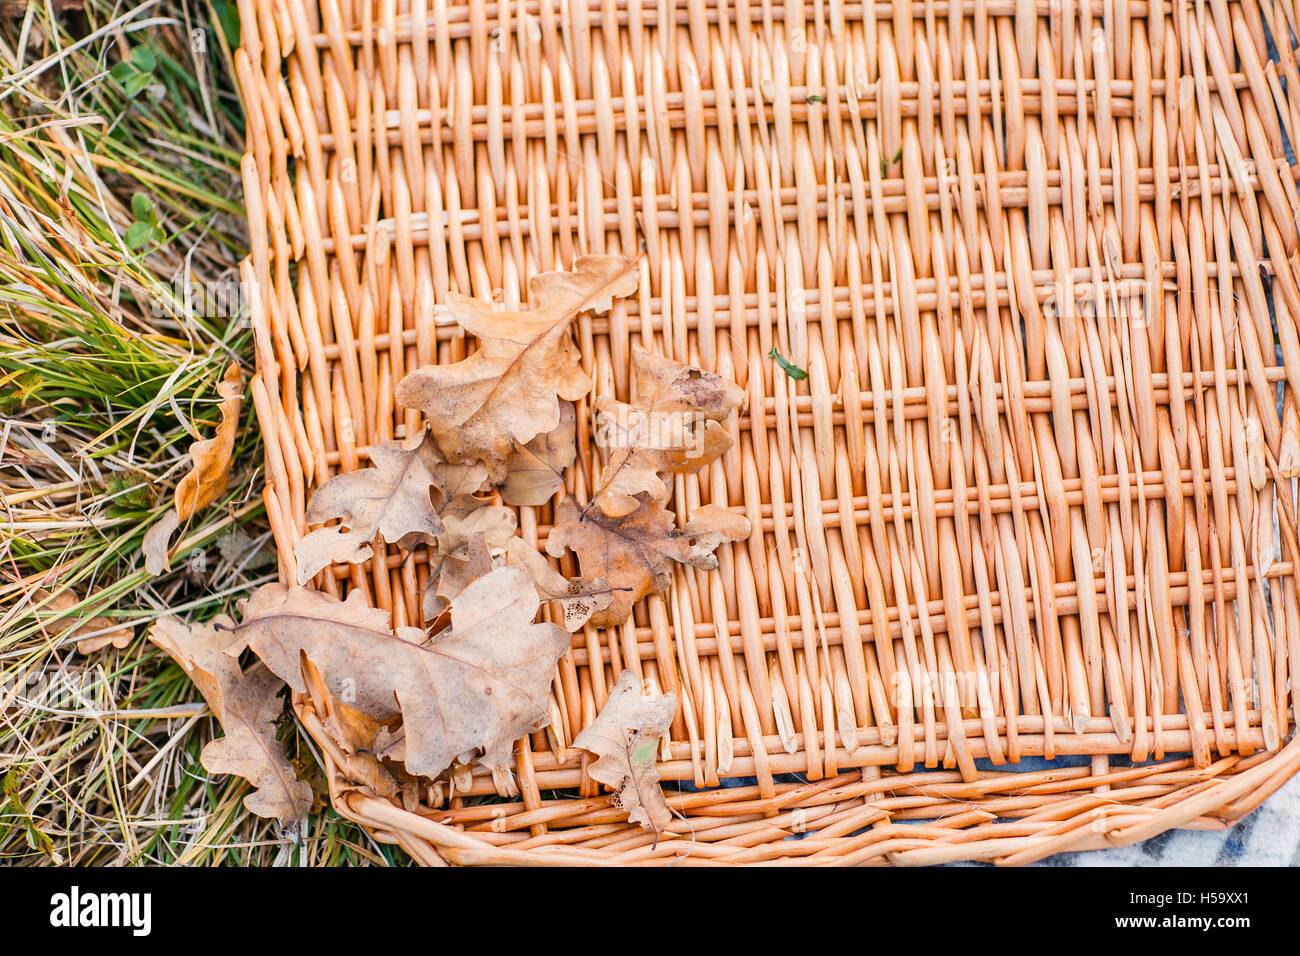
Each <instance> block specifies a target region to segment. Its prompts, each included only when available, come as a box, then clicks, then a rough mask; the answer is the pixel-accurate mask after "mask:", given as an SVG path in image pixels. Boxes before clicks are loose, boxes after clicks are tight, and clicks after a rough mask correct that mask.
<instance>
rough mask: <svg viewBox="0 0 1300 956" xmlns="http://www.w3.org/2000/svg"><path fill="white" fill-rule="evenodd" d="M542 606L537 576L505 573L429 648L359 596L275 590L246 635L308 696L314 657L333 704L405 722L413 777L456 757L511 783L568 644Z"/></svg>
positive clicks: (464, 603) (453, 613)
mask: <svg viewBox="0 0 1300 956" xmlns="http://www.w3.org/2000/svg"><path fill="white" fill-rule="evenodd" d="M538 606H539V601H538V598H537V591H536V589H535V588H534V587H533V584H532V581H531V580H530V579H529V578H528V576H527V574H525V573H524V572H523V571H520V570H518V569H517V568H498V569H497V570H495V571H492V572H490V573H489V574H486V575H484V576H483V577H481V578H478V579H477V580H476V581H474V582H473V583H472V584H470V585H469V587H467V588H466V589H465V590H464V591H462V592H461V593H460V594H459V595H457V597H456V598H455V599H453V600H452V602H451V609H450V618H451V626H450V627H448V628H447V629H445V630H443V631H441V632H439V633H438V634H436V635H434V636H433V637H432V638H431V639H430V640H429V642H428V643H427V644H423V645H422V644H421V643H420V642H422V641H424V640H425V635H424V632H423V631H421V630H420V629H418V628H410V627H406V628H400V629H398V631H397V632H396V633H394V631H393V630H392V629H391V628H390V627H389V624H388V615H387V613H386V612H384V611H382V610H378V609H376V608H371V607H368V606H367V605H366V603H365V596H364V595H363V594H362V592H361V591H359V590H354V591H352V592H351V593H350V594H349V595H348V599H347V600H346V601H339V600H337V599H335V598H332V597H330V596H329V595H327V594H323V593H321V592H318V591H310V590H307V589H305V588H300V587H295V588H289V589H286V588H285V587H283V586H282V585H279V584H268V585H265V586H263V587H262V588H259V589H258V590H257V591H255V592H254V593H253V594H252V596H250V597H249V598H248V600H247V601H246V602H245V604H244V609H243V610H244V619H243V622H242V623H241V624H240V625H239V627H238V628H237V634H238V636H239V642H238V643H237V645H236V647H233V648H231V649H230V650H229V651H228V653H230V652H233V653H236V654H237V653H238V647H239V646H240V645H243V644H247V646H248V647H251V648H252V649H253V651H254V653H256V654H257V655H258V657H260V658H261V659H262V660H263V661H264V662H265V663H266V665H267V666H268V667H269V668H271V670H272V671H274V672H275V673H276V674H278V675H279V676H280V677H282V678H283V679H284V680H286V681H287V682H288V683H289V685H290V686H292V687H293V688H294V689H295V690H297V691H303V690H304V685H303V678H302V673H301V668H300V667H299V662H298V658H299V655H300V654H304V653H305V654H306V655H307V657H308V659H310V660H311V662H312V663H313V664H315V665H316V667H317V668H318V669H319V671H320V674H321V678H322V680H323V681H324V684H325V686H326V687H327V688H328V689H329V692H330V694H332V695H334V696H335V697H340V698H341V699H343V700H347V701H350V702H351V706H353V707H355V708H356V709H357V710H359V711H361V713H363V714H366V715H368V716H370V717H373V718H376V719H381V720H386V719H387V718H389V717H391V716H393V715H395V714H397V713H399V712H400V713H401V716H402V731H403V736H404V738H405V758H406V760H405V762H406V768H407V770H408V771H409V772H410V773H412V774H413V775H416V776H425V777H436V776H437V775H438V774H440V773H441V772H442V771H443V770H445V769H446V768H447V767H449V766H450V765H451V763H452V761H453V760H454V759H456V757H458V756H460V755H462V754H465V753H476V754H478V762H479V763H480V764H482V765H483V766H484V767H486V768H488V769H489V770H492V771H493V772H494V773H497V772H499V773H502V774H505V773H507V772H508V770H509V764H510V761H511V759H512V756H513V744H514V741H515V740H517V739H518V738H519V737H522V736H523V735H525V734H528V733H532V732H533V731H535V730H538V729H539V728H541V727H543V726H545V724H546V722H547V720H548V719H549V709H548V707H547V691H548V690H549V689H550V686H551V678H552V675H553V674H554V671H555V665H556V662H557V661H558V660H559V659H560V656H561V655H562V654H563V653H564V651H565V650H566V649H567V648H568V646H569V636H568V634H566V633H565V632H564V631H563V630H561V629H560V628H558V627H555V626H554V625H551V624H536V623H533V622H534V618H536V616H537V609H538Z"/></svg>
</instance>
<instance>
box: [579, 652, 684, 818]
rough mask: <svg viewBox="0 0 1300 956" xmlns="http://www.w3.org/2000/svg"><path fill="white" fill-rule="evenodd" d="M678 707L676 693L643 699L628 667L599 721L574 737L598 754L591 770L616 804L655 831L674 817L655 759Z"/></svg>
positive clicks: (598, 716)
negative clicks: (609, 792)
mask: <svg viewBox="0 0 1300 956" xmlns="http://www.w3.org/2000/svg"><path fill="white" fill-rule="evenodd" d="M676 707H677V697H676V695H675V694H673V693H671V692H669V693H667V694H663V695H661V696H658V697H642V696H641V686H640V682H639V681H638V680H637V679H636V675H635V674H634V673H632V672H631V671H627V670H625V671H623V673H621V674H619V676H618V682H617V683H616V684H615V685H614V687H613V689H612V690H610V692H609V698H608V699H607V700H606V701H605V706H604V707H602V708H601V709H600V713H599V714H597V715H596V719H595V721H594V722H593V723H592V724H591V726H590V727H587V728H585V729H584V730H583V731H582V733H580V734H578V736H577V738H576V739H575V740H574V741H573V746H574V747H576V748H578V749H579V750H585V751H587V752H588V753H591V754H594V755H595V756H596V758H597V759H596V760H595V761H594V762H593V763H591V764H590V765H589V766H588V767H587V773H589V774H590V775H591V777H592V779H593V780H596V781H598V782H600V783H603V784H605V786H607V787H610V788H611V789H613V791H614V797H613V800H614V805H615V806H617V807H620V808H621V809H623V810H626V811H627V814H628V819H629V820H630V821H631V822H633V823H639V824H641V826H643V827H645V828H646V829H647V830H653V831H654V832H655V833H659V832H660V831H661V830H663V828H664V827H666V826H667V825H668V822H669V821H670V820H671V819H672V813H671V811H669V809H668V804H667V802H666V801H665V800H664V793H663V789H662V788H661V787H660V786H659V771H658V770H657V769H656V768H655V757H656V756H657V754H658V751H659V741H660V738H661V737H663V735H664V734H665V733H667V732H668V728H669V726H670V725H671V724H672V722H673V712H674V710H675V709H676Z"/></svg>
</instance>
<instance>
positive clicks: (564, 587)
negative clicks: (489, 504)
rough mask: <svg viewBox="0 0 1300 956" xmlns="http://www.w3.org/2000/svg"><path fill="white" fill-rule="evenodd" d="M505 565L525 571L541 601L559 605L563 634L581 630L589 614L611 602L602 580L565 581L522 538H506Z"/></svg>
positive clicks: (609, 593) (566, 579) (609, 591)
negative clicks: (507, 541) (507, 540)
mask: <svg viewBox="0 0 1300 956" xmlns="http://www.w3.org/2000/svg"><path fill="white" fill-rule="evenodd" d="M506 563H507V564H508V565H510V566H511V567H515V568H522V569H523V570H524V571H527V572H528V576H529V577H531V578H532V579H533V584H534V586H536V588H537V594H538V596H539V597H541V599H542V600H543V601H555V602H556V603H558V604H559V605H560V612H561V615H562V616H563V618H564V625H563V627H564V629H565V630H566V631H569V632H573V631H577V630H579V629H581V628H582V625H584V624H586V623H587V622H588V621H589V620H591V616H592V615H593V614H596V613H597V612H599V611H603V610H605V608H607V607H609V605H610V603H611V602H612V601H613V600H614V594H613V592H612V591H611V590H610V587H609V584H608V583H607V582H606V581H604V580H603V579H601V578H594V579H593V578H566V577H565V576H564V575H563V574H561V573H560V572H559V571H557V570H555V568H553V567H551V563H550V562H549V561H547V560H546V559H545V558H544V557H542V556H541V555H540V554H538V552H537V549H535V548H534V547H532V545H530V544H528V542H526V541H525V540H524V539H523V538H511V539H510V546H509V548H508V549H507V551H506Z"/></svg>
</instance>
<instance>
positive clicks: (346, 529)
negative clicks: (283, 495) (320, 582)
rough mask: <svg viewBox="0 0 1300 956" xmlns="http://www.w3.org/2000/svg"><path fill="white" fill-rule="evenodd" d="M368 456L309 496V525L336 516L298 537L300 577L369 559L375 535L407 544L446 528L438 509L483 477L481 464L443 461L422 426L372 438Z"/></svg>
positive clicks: (473, 488)
mask: <svg viewBox="0 0 1300 956" xmlns="http://www.w3.org/2000/svg"><path fill="white" fill-rule="evenodd" d="M370 461H371V467H369V468H363V469H361V470H360V471H354V472H351V473H349V474H343V475H335V476H334V477H333V478H331V479H330V480H329V481H327V482H325V484H323V485H321V486H320V487H319V488H318V489H316V493H315V494H314V495H312V498H311V501H310V503H309V504H308V505H307V521H308V523H309V524H322V523H324V522H326V521H330V520H332V519H334V518H338V519H340V520H341V522H342V523H341V524H337V525H331V526H330V527H328V528H318V529H317V530H315V531H312V532H311V533H310V534H308V535H306V536H304V537H303V538H302V540H301V541H299V542H298V544H297V546H296V547H295V548H294V554H295V556H296V557H297V561H298V583H299V584H306V583H307V582H308V581H310V580H311V579H312V578H314V577H315V576H316V575H317V574H319V573H320V572H321V571H322V570H323V569H325V568H327V567H329V566H330V565H331V564H333V563H334V562H336V561H342V562H347V563H349V564H358V563H360V562H362V561H366V560H368V559H369V558H370V557H371V556H372V555H373V553H374V550H373V547H372V544H371V543H372V542H373V541H374V539H375V535H376V534H378V535H380V536H381V537H382V538H383V539H384V540H385V541H387V542H388V543H390V544H393V543H401V544H402V545H403V546H405V547H408V548H410V547H413V546H414V545H415V544H416V543H418V542H420V541H424V542H432V541H433V540H434V539H435V538H436V537H437V536H438V535H440V534H442V533H443V530H444V528H443V522H442V516H441V510H442V509H445V508H447V507H448V506H449V505H450V504H451V503H452V502H453V501H460V500H462V499H464V498H467V497H468V496H470V495H472V494H473V493H474V492H476V491H478V489H479V488H480V487H481V486H482V484H483V481H484V479H485V478H486V477H487V470H486V469H485V468H483V467H482V466H479V465H462V464H448V463H447V462H446V461H444V460H443V457H442V455H441V454H440V453H439V451H438V447H437V444H436V443H435V442H434V439H433V436H432V435H430V434H429V432H428V431H427V430H425V431H422V432H420V434H418V435H416V436H415V437H414V438H413V439H411V440H409V441H405V442H403V441H385V442H378V443H376V444H374V445H371V446H370ZM461 507H462V509H463V510H466V511H468V510H472V509H466V508H464V506H463V505H462V506H461ZM475 507H477V503H475ZM512 517H513V516H512ZM513 530H514V529H513V527H512V528H511V532H513ZM507 536H508V535H507ZM503 546H504V544H503Z"/></svg>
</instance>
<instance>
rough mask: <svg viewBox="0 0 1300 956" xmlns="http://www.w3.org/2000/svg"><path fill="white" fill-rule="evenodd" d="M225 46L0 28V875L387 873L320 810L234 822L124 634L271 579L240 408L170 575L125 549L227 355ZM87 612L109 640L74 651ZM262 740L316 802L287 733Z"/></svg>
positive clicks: (157, 36) (59, 22) (232, 344)
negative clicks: (142, 870)
mask: <svg viewBox="0 0 1300 956" xmlns="http://www.w3.org/2000/svg"><path fill="white" fill-rule="evenodd" d="M237 37H238V22H237V13H236V11H235V7H234V4H233V3H230V2H226V0H221V2H219V3H208V4H200V3H196V2H193V0H148V2H145V3H141V4H139V5H135V6H119V5H113V4H110V3H105V2H101V0H90V2H87V3H86V4H85V5H84V6H83V7H82V8H81V9H80V10H75V11H71V12H58V11H56V10H55V9H54V7H53V5H51V4H49V3H48V2H46V3H44V4H39V5H34V6H32V7H29V8H28V9H27V12H26V15H25V16H24V17H22V18H20V19H12V18H11V19H6V20H5V21H4V22H3V23H0V77H3V79H0V783H2V784H3V791H2V792H0V862H4V863H43V862H49V861H56V862H57V861H63V862H72V863H95V864H107V865H112V864H135V863H200V864H210V863H240V864H248V863H257V864H268V863H275V864H285V865H298V864H307V863H313V864H315V863H324V864H338V863H363V862H392V861H393V856H392V852H391V851H390V850H389V849H388V848H385V847H379V846H377V845H376V844H374V843H373V841H371V840H370V839H369V838H368V837H367V836H366V835H365V834H363V833H362V832H360V831H359V830H358V829H357V828H355V827H354V826H352V825H351V824H348V823H346V822H345V821H341V820H340V819H339V818H337V817H336V816H335V815H334V814H333V813H332V812H331V811H329V810H328V809H324V810H322V811H321V812H319V813H315V814H313V815H312V816H311V817H310V818H309V819H308V820H306V821H304V824H303V826H302V827H301V832H285V831H281V830H280V829H279V827H278V826H276V825H274V824H268V823H266V822H264V821H261V820H258V819H256V818H252V817H250V816H249V815H248V814H247V813H246V812H245V811H244V809H243V806H242V798H243V794H244V792H245V785H244V784H243V782H242V781H240V780H238V779H232V778H225V777H219V778H210V777H208V776H207V775H206V774H205V773H204V771H203V769H202V768H201V767H200V766H199V764H198V759H197V758H198V752H199V750H200V749H201V747H202V745H203V743H204V742H206V741H207V740H208V739H209V738H210V736H211V734H212V733H213V730H214V727H213V721H212V720H211V719H210V718H209V717H208V716H207V712H206V709H205V708H204V706H203V704H202V700H201V698H199V696H198V694H197V692H196V691H195V690H194V688H193V687H192V686H191V685H190V683H189V682H188V680H187V679H186V678H185V677H184V675H183V674H181V672H180V670H179V669H178V668H176V667H175V666H174V665H172V664H171V663H170V662H169V661H168V660H167V658H166V657H164V656H163V655H162V654H161V653H160V652H158V651H157V650H156V649H155V648H154V647H153V646H152V645H151V644H149V643H148V641H147V640H146V639H145V637H144V632H145V631H146V629H147V627H146V625H147V624H148V622H149V621H151V620H153V619H155V618H157V617H158V616H160V615H162V614H177V615H180V616H182V617H186V618H191V619H195V620H207V619H208V618H210V617H211V616H212V615H213V614H215V613H217V612H218V611H227V612H229V611H231V610H233V609H234V604H235V602H236V601H237V600H238V599H239V598H241V597H242V596H243V595H245V594H247V592H248V591H249V590H250V589H252V588H253V587H256V586H257V585H258V584H260V583H263V582H264V581H267V580H269V579H270V578H271V577H273V575H274V573H275V563H274V559H273V555H272V554H271V553H269V551H268V550H267V549H268V548H269V547H270V543H269V542H270V535H269V532H268V531H267V528H266V526H265V523H264V520H263V516H262V513H261V503H260V481H261V476H260V464H261V451H260V448H259V445H258V439H257V434H256V429H255V428H254V427H253V426H252V422H251V416H250V415H249V414H248V412H246V413H245V416H246V417H245V420H244V422H243V433H242V436H241V438H240V440H239V442H238V445H237V448H236V453H235V462H234V467H233V470H232V474H231V480H230V488H229V491H228V492H227V494H226V495H225V496H224V497H223V498H222V499H221V500H220V501H218V502H217V503H216V504H214V505H213V506H212V507H210V508H209V509H207V510H206V511H205V512H204V513H202V514H201V515H198V516H196V518H195V519H194V520H193V521H192V522H191V523H190V524H189V526H188V527H185V528H183V529H182V530H181V534H180V539H179V540H180V544H179V545H178V546H177V547H176V549H175V551H174V553H173V557H172V563H171V571H170V572H168V573H166V574H163V575H161V576H158V577H151V576H150V575H149V574H148V573H147V572H146V571H145V570H144V562H143V558H142V556H141V553H140V544H141V539H142V537H143V535H144V532H145V531H146V529H147V528H148V527H149V526H150V525H151V524H152V523H153V522H155V521H156V520H157V519H158V518H159V517H160V516H161V515H162V514H163V513H164V512H165V511H166V510H167V507H168V505H169V503H170V495H171V492H172V489H173V488H174V485H175V482H176V481H177V480H178V479H179V477H180V476H181V475H182V474H184V472H185V471H186V469H187V468H188V459H187V454H186V453H187V449H188V447H189V444H190V442H191V441H193V440H194V438H195V437H196V435H198V434H209V433H210V432H211V428H212V426H213V425H214V423H215V421H216V419H217V414H216V403H217V396H216V391H215V383H216V381H217V380H218V379H219V377H220V375H221V372H222V370H223V368H224V367H225V365H226V364H227V363H228V362H229V361H231V360H232V359H234V360H236V361H239V362H241V363H242V364H243V365H244V366H245V368H246V369H248V368H250V366H251V361H252V360H251V342H250V336H249V331H248V328H247V321H246V316H245V315H244V313H243V311H242V309H240V308H238V307H232V302H231V301H230V298H229V297H228V296H227V297H226V298H225V299H223V296H222V293H224V292H228V291H231V290H234V289H237V285H234V284H233V283H235V282H236V280H237V276H238V271H237V264H238V260H239V257H240V256H242V255H243V253H244V243H245V237H244V218H243V210H242V206H241V194H240V186H239V177H238V159H239V153H240V150H241V149H242V142H243V132H242V117H241V113H240V108H239V103H238V98H237V97H236V96H235V95H234V93H233V90H232V85H231V81H230V78H229V77H230V71H229V69H228V67H229V62H230V44H232V43H234V42H237ZM192 38H199V42H194V41H193V39H192ZM178 276H179V277H181V279H180V282H179V283H178V281H177V277H178ZM181 283H188V285H183V284H181ZM190 289H201V290H204V294H199V295H195V294H194V293H192V292H189V291H188V290H190ZM237 304H238V303H237V301H236V303H235V305H236V306H237ZM246 408H247V405H246ZM69 594H71V595H73V596H74V598H75V603H74V602H72V601H68V600H67V595H69ZM96 617H106V618H108V619H109V621H100V622H97V623H94V624H92V625H91V626H93V627H94V628H96V629H98V630H100V631H106V630H111V629H112V628H114V627H120V626H123V625H126V626H129V627H130V628H131V629H132V639H131V642H130V644H129V645H128V646H126V647H125V648H122V649H120V650H119V649H114V648H111V647H110V648H107V649H104V650H99V651H96V652H94V653H92V654H90V655H82V654H79V653H78V652H77V650H76V639H78V638H81V637H85V636H87V633H91V632H87V631H86V629H85V628H86V622H88V621H91V619H93V618H96ZM282 736H283V739H284V740H285V741H286V743H287V745H288V748H289V751H290V754H291V755H292V756H294V758H295V759H296V761H297V763H298V765H299V766H300V768H301V770H302V772H303V773H304V774H306V775H307V776H308V777H309V778H310V779H313V780H314V782H315V783H316V784H317V785H318V786H319V785H320V784H321V781H320V780H319V769H318V768H317V765H316V762H315V759H314V757H313V756H312V754H311V753H310V750H309V748H308V745H307V743H306V739H305V738H304V737H303V736H302V735H300V734H299V733H298V731H297V728H296V726H295V725H294V724H293V722H292V721H291V720H289V719H288V718H286V720H285V723H284V727H283V735H282Z"/></svg>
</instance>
